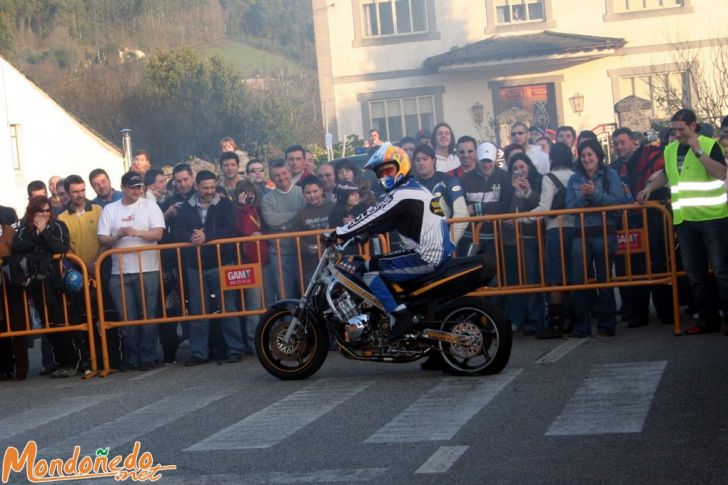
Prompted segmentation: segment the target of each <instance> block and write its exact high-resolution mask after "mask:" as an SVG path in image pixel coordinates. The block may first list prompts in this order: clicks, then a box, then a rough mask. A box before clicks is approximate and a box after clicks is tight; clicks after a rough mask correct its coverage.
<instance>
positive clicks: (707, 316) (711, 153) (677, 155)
mask: <svg viewBox="0 0 728 485" xmlns="http://www.w3.org/2000/svg"><path fill="white" fill-rule="evenodd" d="M670 126H671V128H672V131H673V132H674V134H675V136H676V138H677V139H676V140H675V141H673V142H672V143H670V144H669V145H667V146H666V147H665V170H664V171H663V172H660V173H659V174H658V175H657V176H656V177H655V178H654V179H652V181H650V183H648V184H647V186H646V187H645V189H644V190H643V191H641V192H640V193H639V194H638V195H637V200H638V201H639V202H644V201H646V200H647V199H648V198H649V196H650V194H652V192H653V191H655V190H656V189H658V188H660V187H662V186H664V185H665V184H666V183H669V184H670V192H671V193H672V212H673V223H674V224H675V226H676V230H677V239H678V243H679V245H680V255H681V256H682V261H683V266H684V268H685V272H686V273H687V275H688V279H689V281H690V288H691V289H692V291H693V295H694V297H695V300H696V303H697V305H698V308H699V309H700V319H701V323H699V324H696V325H693V326H692V327H689V328H688V329H687V330H686V331H685V333H686V334H687V335H695V334H701V333H708V332H716V331H718V330H719V329H720V326H721V321H720V314H719V311H718V310H719V309H722V310H723V332H724V333H725V334H726V335H728V321H727V320H728V238H727V237H726V235H727V234H728V197H726V192H725V188H724V186H723V180H724V179H725V178H726V162H725V157H724V153H723V148H722V147H721V145H720V144H719V143H718V142H716V141H715V140H714V139H712V138H708V137H706V136H703V135H701V134H700V125H699V124H698V123H697V119H696V117H695V113H694V112H693V111H691V110H689V109H681V110H680V111H678V112H677V113H675V114H674V115H673V117H672V119H671V121H670ZM709 264H710V266H712V268H713V272H714V274H715V280H716V282H717V284H718V293H719V295H720V302H718V301H717V300H716V298H715V297H714V295H713V291H712V289H711V284H710V276H709V274H708V266H709Z"/></svg>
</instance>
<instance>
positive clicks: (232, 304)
mask: <svg viewBox="0 0 728 485" xmlns="http://www.w3.org/2000/svg"><path fill="white" fill-rule="evenodd" d="M187 285H188V288H189V290H190V315H201V314H202V298H205V313H214V312H216V311H219V310H221V309H222V305H220V304H219V303H216V302H215V300H217V302H219V301H220V300H219V298H220V294H221V293H220V271H219V270H218V269H217V268H209V269H204V270H203V271H202V288H200V271H199V270H198V269H197V268H187ZM212 295H215V300H213V298H211V296H212ZM224 297H225V312H236V311H238V304H237V298H236V297H237V292H235V291H226V292H225V295H224ZM214 305H220V308H214V307H213V306H214ZM220 322H221V325H222V334H223V337H224V338H225V345H226V346H227V355H228V357H231V356H237V355H242V354H243V352H244V349H243V339H242V337H241V335H240V320H239V319H238V317H225V318H221V319H220ZM209 338H210V320H209V319H207V318H204V319H200V320H196V321H194V322H191V323H190V354H191V355H192V357H195V358H197V359H201V360H207V359H208V358H209V356H210V349H209Z"/></svg>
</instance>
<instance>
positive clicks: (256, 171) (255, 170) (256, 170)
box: [248, 168, 265, 173]
mask: <svg viewBox="0 0 728 485" xmlns="http://www.w3.org/2000/svg"><path fill="white" fill-rule="evenodd" d="M264 171H265V170H263V169H262V168H251V169H250V170H248V173H263V172H264Z"/></svg>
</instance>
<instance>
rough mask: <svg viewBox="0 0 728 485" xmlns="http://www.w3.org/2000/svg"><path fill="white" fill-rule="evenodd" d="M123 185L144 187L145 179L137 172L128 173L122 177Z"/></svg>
mask: <svg viewBox="0 0 728 485" xmlns="http://www.w3.org/2000/svg"><path fill="white" fill-rule="evenodd" d="M121 185H122V186H124V187H144V178H142V176H141V175H139V174H138V173H136V172H126V173H125V174H124V175H122V176H121Z"/></svg>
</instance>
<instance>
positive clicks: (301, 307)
mask: <svg viewBox="0 0 728 485" xmlns="http://www.w3.org/2000/svg"><path fill="white" fill-rule="evenodd" d="M329 252H330V249H329V248H326V249H325V250H324V252H323V254H322V255H321V259H319V262H318V265H317V266H316V270H315V271H314V272H313V275H312V276H311V280H310V281H309V282H308V286H306V291H305V292H304V293H303V296H302V297H301V300H300V301H299V303H298V305H297V306H296V307H295V308H294V309H293V310H292V311H291V316H292V317H293V318H292V319H291V324H290V325H289V326H288V329H287V330H286V334H285V335H284V336H283V343H285V344H289V343H290V342H291V337H292V336H293V334H294V332H296V330H298V327H299V326H300V325H301V317H302V316H303V313H304V311H305V309H306V305H307V304H308V299H309V298H310V296H311V292H312V291H313V288H314V286H315V282H316V281H317V280H318V277H319V275H320V274H321V271H323V269H324V266H325V265H326V264H327V263H328V261H329Z"/></svg>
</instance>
